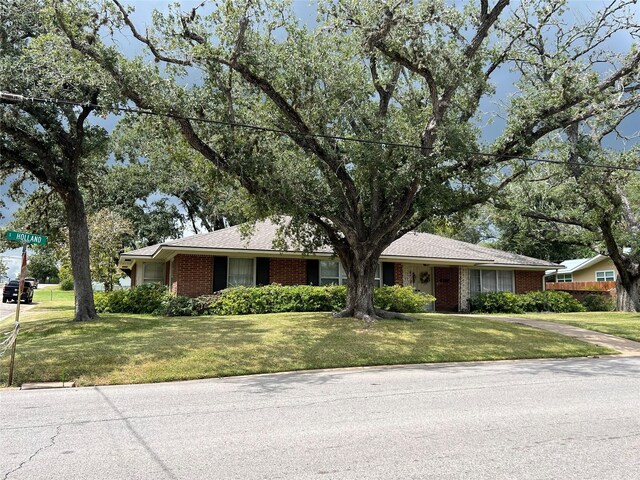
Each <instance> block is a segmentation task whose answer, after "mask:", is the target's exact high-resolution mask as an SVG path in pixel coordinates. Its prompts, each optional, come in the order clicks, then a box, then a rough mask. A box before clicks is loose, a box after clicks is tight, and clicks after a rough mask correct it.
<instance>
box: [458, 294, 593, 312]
mask: <svg viewBox="0 0 640 480" xmlns="http://www.w3.org/2000/svg"><path fill="white" fill-rule="evenodd" d="M469 309H470V310H471V311H472V312H480V313H524V312H555V313H565V312H584V310H585V309H584V307H583V306H582V304H581V303H580V302H579V301H578V300H576V299H575V298H573V297H572V296H571V295H570V294H569V293H567V292H558V291H555V290H547V291H544V292H529V293H523V294H515V293H511V292H488V293H480V294H478V295H474V296H473V297H471V299H470V300H469Z"/></svg>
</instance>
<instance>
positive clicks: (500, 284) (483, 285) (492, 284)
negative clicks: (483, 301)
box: [469, 270, 514, 295]
mask: <svg viewBox="0 0 640 480" xmlns="http://www.w3.org/2000/svg"><path fill="white" fill-rule="evenodd" d="M469 274H470V278H469V279H470V285H469V290H470V292H469V293H470V294H471V295H476V294H478V293H488V292H513V291H514V280H513V270H471V271H470V272H469Z"/></svg>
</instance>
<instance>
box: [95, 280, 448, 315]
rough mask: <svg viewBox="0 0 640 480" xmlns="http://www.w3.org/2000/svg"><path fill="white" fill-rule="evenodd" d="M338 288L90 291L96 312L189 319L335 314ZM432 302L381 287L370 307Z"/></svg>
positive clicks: (406, 309) (420, 308)
mask: <svg viewBox="0 0 640 480" xmlns="http://www.w3.org/2000/svg"><path fill="white" fill-rule="evenodd" d="M346 296H347V288H346V287H345V286H341V285H327V286H323V287H314V286H311V285H295V286H282V285H277V284H272V285H266V286H264V287H235V288H228V289H226V290H222V291H220V292H217V293H215V294H213V295H203V296H201V297H198V298H188V297H181V296H175V295H172V294H171V293H169V292H167V290H166V289H165V288H164V287H163V286H160V285H150V284H145V285H140V286H139V287H135V288H131V289H129V290H117V291H113V292H109V293H102V292H100V293H96V294H95V295H94V300H95V304H96V310H97V311H98V312H110V313H152V314H154V315H161V316H167V317H174V316H191V315H248V314H261V313H283V312H335V311H339V310H342V309H343V308H344V307H345V304H346ZM434 300H435V298H434V297H432V296H431V295H426V294H424V293H421V292H417V291H415V290H414V289H413V288H411V287H400V286H397V285H396V286H393V287H382V288H376V289H375V291H374V305H375V306H376V307H377V308H382V309H383V310H390V311H393V312H400V313H415V312H424V311H425V307H426V306H427V305H428V304H429V303H431V302H433V301H434Z"/></svg>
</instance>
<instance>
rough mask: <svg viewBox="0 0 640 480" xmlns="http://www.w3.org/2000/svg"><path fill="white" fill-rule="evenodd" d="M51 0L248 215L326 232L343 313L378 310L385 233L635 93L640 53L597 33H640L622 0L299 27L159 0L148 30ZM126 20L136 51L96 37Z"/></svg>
mask: <svg viewBox="0 0 640 480" xmlns="http://www.w3.org/2000/svg"><path fill="white" fill-rule="evenodd" d="M54 4H55V16H56V19H57V21H58V24H59V25H60V27H61V28H62V29H63V30H64V31H65V34H66V35H67V37H68V38H69V40H70V44H71V46H72V47H73V48H74V49H75V50H76V51H78V52H81V53H82V54H83V55H84V56H85V58H87V59H88V60H89V61H91V62H94V63H95V64H97V65H99V66H100V67H101V71H103V72H106V73H108V74H109V75H110V76H111V78H112V79H113V80H114V81H115V82H116V83H117V85H118V86H119V87H120V89H121V92H122V93H123V95H124V96H125V97H126V98H128V99H129V100H130V101H132V102H133V103H135V104H136V105H137V107H139V108H142V109H144V110H145V112H152V113H154V114H157V115H160V116H164V117H159V118H165V122H164V125H165V128H163V129H160V130H157V131H156V135H158V136H163V135H164V136H171V137H173V136H174V135H176V134H177V135H179V136H180V137H181V138H182V139H183V140H184V141H186V143H187V144H188V145H189V146H190V147H191V149H192V150H193V152H194V154H197V155H198V156H199V157H200V158H202V159H205V160H206V161H208V162H210V163H211V165H213V166H214V167H216V168H217V169H219V170H220V171H222V172H225V173H226V174H227V175H230V176H231V177H232V178H234V179H235V180H236V181H237V182H238V183H239V185H241V186H242V188H244V189H245V190H246V191H247V192H248V193H250V194H251V195H252V198H253V200H254V202H255V207H256V213H257V215H259V216H267V215H289V216H291V217H292V221H291V223H290V224H288V226H287V231H288V233H289V234H290V235H291V236H292V237H293V238H294V239H297V240H298V241H301V242H303V243H307V244H308V243H309V240H311V241H312V242H316V243H318V242H320V243H328V244H330V245H331V246H332V247H333V249H334V251H335V252H336V254H337V255H338V257H339V258H340V260H341V262H342V264H343V266H344V267H345V270H346V272H347V276H348V280H349V295H348V302H347V309H346V310H345V312H342V315H349V316H356V317H361V318H364V317H375V316H376V315H383V314H384V312H380V311H375V310H374V309H373V305H372V285H373V278H374V274H375V270H376V268H377V262H378V259H379V256H380V254H381V252H382V251H383V250H384V249H385V248H386V247H387V246H388V245H389V244H390V243H391V242H392V241H393V240H395V239H397V238H399V237H400V236H402V235H403V234H405V233H406V232H408V231H409V230H411V229H415V228H417V227H418V226H420V225H421V224H423V223H424V222H428V221H434V220H436V219H438V218H443V217H447V216H448V215H451V214H455V213H458V212H460V211H463V210H465V209H466V208H468V207H470V206H473V205H475V204H478V203H480V202H483V201H486V200H487V199H488V198H491V197H492V196H494V195H495V193H496V192H497V191H499V190H500V189H502V188H504V187H505V186H506V185H508V184H509V183H511V182H512V181H513V180H514V179H516V178H518V177H520V176H521V175H523V174H524V173H525V172H526V171H527V170H528V168H529V164H530V162H528V161H526V160H519V159H515V158H514V157H516V156H530V155H533V154H535V153H539V152H541V149H540V148H541V147H540V145H541V142H543V141H544V140H545V138H546V137H547V136H548V135H550V134H552V133H554V132H557V131H559V130H562V129H564V128H566V127H567V126H569V125H572V124H574V123H575V122H577V121H583V120H586V119H589V118H592V117H593V116H594V115H596V114H597V113H599V112H603V111H609V112H615V111H620V110H623V109H626V108H628V107H629V106H630V105H635V104H637V103H638V99H639V93H638V90H637V89H636V88H634V87H635V86H636V85H637V81H638V78H637V77H638V64H639V62H640V52H639V51H638V50H637V49H635V48H632V49H630V50H629V51H626V52H619V51H612V50H610V49H609V45H608V43H607V41H608V40H609V39H611V38H613V37H615V36H623V37H624V38H625V40H628V39H629V38H631V39H634V38H637V35H638V32H639V29H640V27H639V25H640V22H638V21H637V19H635V18H634V14H633V12H632V10H631V9H630V6H631V5H632V4H633V2H631V1H617V2H612V3H611V4H609V5H605V6H604V7H603V8H602V9H601V10H600V11H595V12H593V13H591V14H590V15H585V16H584V17H583V18H579V17H578V16H576V17H571V15H570V14H569V12H568V10H567V2H566V1H559V0H554V1H542V0H532V1H527V2H519V3H518V4H516V5H514V6H510V5H509V2H508V0H498V1H496V2H493V3H492V2H489V1H488V0H480V1H479V2H469V3H468V4H466V5H464V6H460V5H453V4H447V3H445V2H440V1H421V2H410V1H407V2H390V1H378V0H365V1H362V0H335V1H328V2H321V3H320V4H319V7H318V18H317V21H316V23H315V24H314V25H312V26H311V25H308V24H305V23H304V22H302V21H301V20H299V19H298V18H297V17H296V15H295V14H294V13H293V11H292V9H291V5H290V4H289V3H285V2H279V1H242V0H240V1H231V0H228V1H220V2H218V3H216V4H203V5H201V6H198V7H195V8H194V9H192V10H188V11H181V10H180V8H179V7H178V6H174V7H170V8H169V10H168V11H167V12H156V13H155V14H154V15H153V18H152V19H150V20H149V21H148V23H147V26H146V27H145V28H144V29H143V28H142V27H140V26H137V25H136V24H135V23H134V21H133V19H132V17H131V15H130V12H131V8H129V7H127V6H124V5H123V4H121V2H119V1H118V0H112V1H110V2H105V3H93V2H82V3H80V2H72V3H69V2H64V3H63V2H54ZM121 29H128V30H129V32H130V35H132V36H133V37H135V38H136V39H137V40H138V41H139V42H140V44H141V45H142V46H143V47H144V49H145V52H144V55H141V56H139V57H136V58H133V59H132V58H128V57H127V56H126V55H124V54H123V53H122V52H121V51H119V49H118V46H117V44H114V43H110V42H105V41H103V35H106V36H108V35H109V32H114V31H119V30H121ZM496 78H500V80H499V81H498V80H496ZM505 78H510V79H511V80H512V81H511V82H508V85H507V87H508V88H507V92H511V94H510V95H508V96H506V95H507V94H506V93H505V91H504V90H503V91H502V92H501V93H496V91H497V90H499V89H500V87H504V86H505V85H504V83H505V80H504V79H505ZM512 84H513V89H512V86H511V85H512ZM498 94H499V95H501V97H500V98H503V99H504V98H505V96H506V101H505V103H506V104H505V105H504V106H503V107H502V108H501V111H500V112H498V113H499V114H500V115H502V116H503V117H504V122H503V124H502V126H501V128H500V130H501V131H500V133H499V134H498V135H497V136H496V138H495V140H493V141H487V140H485V139H484V138H483V136H482V131H481V130H482V128H481V127H482V125H483V121H484V120H483V118H484V117H483V111H482V110H483V108H482V106H483V105H486V104H487V103H486V102H489V101H490V100H491V99H495V98H496V95H498ZM247 125H253V126H254V128H249V127H247ZM354 139H361V140H362V141H353V140H354Z"/></svg>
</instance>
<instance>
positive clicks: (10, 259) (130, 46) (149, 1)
mask: <svg viewBox="0 0 640 480" xmlns="http://www.w3.org/2000/svg"><path fill="white" fill-rule="evenodd" d="M128 3H129V4H130V5H132V6H134V7H135V13H134V14H133V16H132V18H133V21H134V23H136V25H137V26H138V27H142V30H143V29H144V24H145V22H146V21H148V19H149V18H150V16H151V13H152V12H153V10H155V9H158V10H166V9H167V6H168V5H169V4H170V3H173V2H168V1H154V0H137V1H136V0H133V1H129V2H128ZM180 3H181V5H182V7H183V8H184V9H185V10H186V9H190V8H193V7H194V6H196V5H198V4H199V3H200V0H198V1H194V0H183V1H182V2H180ZM455 3H460V2H458V1H457V0H455ZM602 4H603V2H602V1H599V0H572V1H570V2H569V6H570V10H571V12H572V13H575V14H576V15H580V14H583V13H584V14H587V13H588V11H589V10H592V9H597V8H598V7H599V6H601V5H602ZM293 6H294V10H295V12H296V14H297V15H298V16H299V17H300V18H301V20H302V21H304V22H305V23H307V24H308V25H313V24H314V23H315V11H316V7H317V2H316V1H308V0H294V1H293ZM635 8H637V9H638V12H640V5H636V7H635ZM117 42H118V44H119V45H120V47H121V48H122V49H123V51H125V52H126V53H127V54H128V55H131V56H133V55H135V54H137V53H139V52H140V44H139V43H138V42H137V41H135V39H133V38H131V37H130V36H129V35H127V34H125V33H123V34H120V35H119V36H118V37H117ZM628 47H629V41H628V40H625V39H623V38H615V39H613V40H612V44H611V48H613V49H616V50H618V49H620V50H622V49H624V50H628ZM496 73H497V75H496V76H495V78H494V83H495V84H496V85H497V86H498V91H499V94H498V95H497V96H496V97H494V98H492V99H486V100H484V102H483V104H482V105H481V109H482V110H483V111H486V112H488V113H487V115H485V117H484V118H483V125H481V127H482V130H483V137H484V139H485V140H486V141H490V140H491V139H493V138H495V137H496V136H497V135H498V134H499V133H500V132H501V130H502V127H503V126H504V121H503V120H502V119H501V118H500V117H499V116H496V115H495V114H494V113H495V112H496V111H497V110H499V109H500V107H499V104H500V103H502V102H504V101H506V100H507V99H508V96H509V95H512V94H513V93H514V92H515V88H514V87H513V80H514V78H516V77H515V75H514V74H513V73H511V72H509V71H508V70H506V69H503V70H502V71H499V72H496ZM18 93H19V92H18ZM489 112H493V113H489ZM489 119H491V121H489ZM116 121H117V119H116V118H115V117H113V116H112V117H110V118H108V119H106V120H103V119H97V121H96V123H99V124H101V125H102V126H104V127H105V128H106V129H107V130H111V129H112V128H113V126H114V125H115V123H116ZM630 123H631V122H630ZM633 123H635V122H633ZM633 128H636V127H635V125H633V126H629V129H633ZM7 190H8V182H5V184H1V185H0V198H2V199H3V200H4V202H5V207H3V208H2V211H1V212H0V213H2V217H3V218H0V227H2V226H4V225H6V224H7V223H8V222H9V221H10V220H11V218H12V214H13V212H14V211H15V210H16V208H17V205H16V204H15V203H14V202H12V201H11V200H10V199H9V198H8V196H7ZM33 233H37V232H33ZM19 254H20V250H19V249H15V250H10V251H7V252H4V253H1V254H0V256H4V257H5V263H8V264H9V266H10V273H9V275H10V276H11V277H14V276H15V275H17V271H18V269H19Z"/></svg>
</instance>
